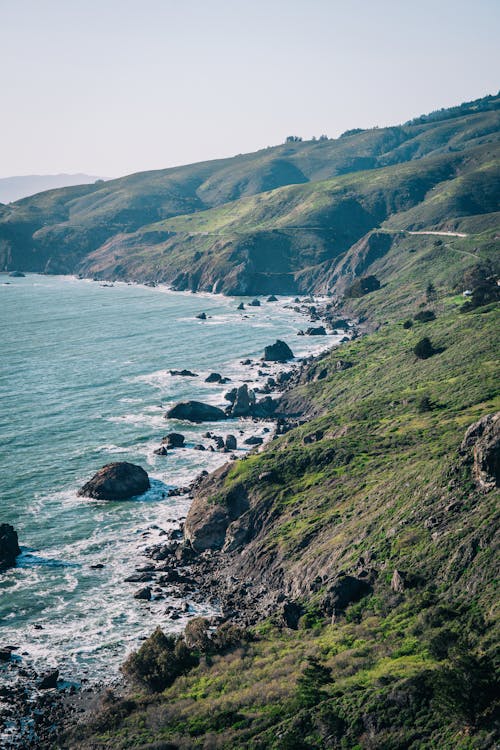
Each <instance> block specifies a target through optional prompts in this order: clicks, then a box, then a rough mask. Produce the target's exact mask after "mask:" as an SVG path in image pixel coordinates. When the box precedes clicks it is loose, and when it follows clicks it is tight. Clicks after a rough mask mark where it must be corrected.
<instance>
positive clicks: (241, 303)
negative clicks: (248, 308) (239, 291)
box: [236, 302, 245, 310]
mask: <svg viewBox="0 0 500 750" xmlns="http://www.w3.org/2000/svg"><path fill="white" fill-rule="evenodd" d="M236 309H237V310H244V309H245V305H244V304H243V302H240V304H239V305H238V307H237V308H236Z"/></svg>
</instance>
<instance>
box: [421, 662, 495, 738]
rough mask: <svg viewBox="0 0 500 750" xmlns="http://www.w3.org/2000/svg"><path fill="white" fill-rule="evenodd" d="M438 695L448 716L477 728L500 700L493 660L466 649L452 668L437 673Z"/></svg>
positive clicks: (439, 704) (452, 663) (436, 692)
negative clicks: (499, 699)
mask: <svg viewBox="0 0 500 750" xmlns="http://www.w3.org/2000/svg"><path fill="white" fill-rule="evenodd" d="M434 695H435V700H436V703H437V705H438V706H439V707H440V709H441V710H442V711H443V713H444V714H445V715H447V716H452V717H454V718H455V719H457V720H459V721H463V722H465V723H466V724H467V725H468V726H472V727H475V726H477V725H478V724H480V723H481V720H482V719H483V718H486V715H487V714H488V712H489V711H488V710H489V709H490V708H493V706H494V704H495V702H496V701H498V697H499V682H498V679H497V678H496V676H495V670H494V667H493V664H492V662H491V660H490V659H489V658H488V657H487V656H476V655H475V654H472V653H470V652H469V651H468V650H466V649H465V648H464V649H460V650H457V651H456V652H455V653H454V654H453V655H452V658H451V661H450V665H449V666H447V667H443V669H441V670H440V671H439V672H438V673H437V674H436V680H435V691H434Z"/></svg>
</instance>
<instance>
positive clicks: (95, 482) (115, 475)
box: [78, 461, 151, 500]
mask: <svg viewBox="0 0 500 750" xmlns="http://www.w3.org/2000/svg"><path fill="white" fill-rule="evenodd" d="M150 487H151V485H150V483H149V477H148V475H147V473H146V472H145V471H144V469H143V468H142V467H141V466H136V465H135V464H130V463H128V462H127V461H117V462H115V463H111V464H106V466H103V467H102V469H99V471H98V472H97V474H94V476H93V477H92V479H91V480H90V481H88V482H87V483H86V484H84V485H83V487H82V488H81V489H80V490H78V494H79V495H80V496H84V497H93V498H95V499H96V500H127V499H128V498H130V497H136V496H137V495H143V494H144V493H145V492H146V491H147V490H149V488H150Z"/></svg>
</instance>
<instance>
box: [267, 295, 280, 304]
mask: <svg viewBox="0 0 500 750" xmlns="http://www.w3.org/2000/svg"><path fill="white" fill-rule="evenodd" d="M267 301H268V302H277V301H278V298H277V297H275V296H274V294H271V295H270V296H269V297H268V298H267Z"/></svg>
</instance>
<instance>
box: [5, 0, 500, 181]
mask: <svg viewBox="0 0 500 750" xmlns="http://www.w3.org/2000/svg"><path fill="white" fill-rule="evenodd" d="M499 29H500V2H498V0H470V1H467V2H465V1H464V0H418V2H417V0H265V1H264V0H0V70H1V71H2V95H1V102H2V106H1V112H0V177H7V176H12V175H24V174H55V173H61V172H69V173H73V172H86V173H88V174H93V175H100V176H102V177H105V178H110V177H116V176H120V175H124V174H129V173H132V172H137V171H142V170H148V169H161V168H165V167H169V166H175V165H179V164H186V163H190V162H195V161H201V160H205V159H213V158H218V157H223V156H232V155H235V154H238V153H245V152H249V151H255V150H257V149H259V148H264V147H266V146H270V145H275V144H277V143H281V142H282V141H284V139H285V138H286V136H288V135H300V136H302V137H303V138H304V139H308V138H310V137H312V136H313V135H315V136H319V135H321V134H323V133H324V134H327V135H328V136H329V137H336V136H338V135H339V134H340V133H342V132H343V131H344V130H346V129H349V128H354V127H364V128H367V127H372V126H374V125H378V126H383V125H390V124H398V123H400V122H404V121H406V120H408V119H410V118H412V117H414V116H416V115H418V114H421V113H425V112H429V111H432V110H435V109H440V108H441V107H448V106H452V105H454V104H458V103H460V102H463V101H467V100H470V99H475V98H478V97H481V96H484V95H486V94H491V93H496V92H497V91H498V89H499V87H500V82H499V81H500V76H499V72H500V45H499V44H498V35H499Z"/></svg>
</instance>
